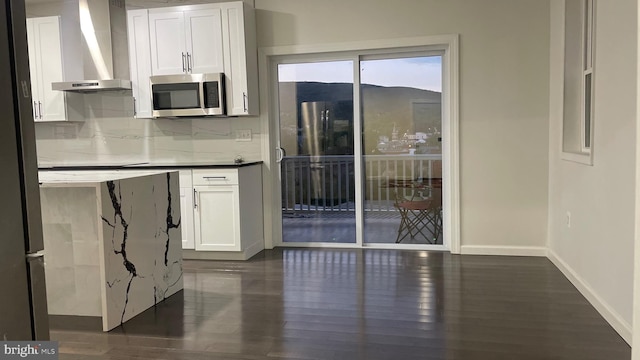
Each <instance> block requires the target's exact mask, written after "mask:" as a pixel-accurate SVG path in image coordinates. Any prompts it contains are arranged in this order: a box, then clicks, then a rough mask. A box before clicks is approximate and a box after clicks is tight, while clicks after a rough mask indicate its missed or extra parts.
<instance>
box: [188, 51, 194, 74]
mask: <svg viewBox="0 0 640 360" xmlns="http://www.w3.org/2000/svg"><path fill="white" fill-rule="evenodd" d="M192 61H193V60H191V54H189V53H188V52H187V71H189V72H191V70H193V69H192V67H191V62H192Z"/></svg>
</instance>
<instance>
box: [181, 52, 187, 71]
mask: <svg viewBox="0 0 640 360" xmlns="http://www.w3.org/2000/svg"><path fill="white" fill-rule="evenodd" d="M184 60H185V56H184V53H182V72H187V67H186V66H185V65H184Z"/></svg>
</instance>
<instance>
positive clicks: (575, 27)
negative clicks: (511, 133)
mask: <svg viewBox="0 0 640 360" xmlns="http://www.w3.org/2000/svg"><path fill="white" fill-rule="evenodd" d="M594 5H595V0H566V1H565V22H564V25H565V29H564V30H565V49H564V50H565V51H564V114H563V134H562V151H563V154H564V156H563V157H564V158H565V159H567V160H575V161H578V162H583V163H587V164H591V163H592V156H591V155H592V148H593V135H594V132H593V123H594V117H593V111H594V101H593V100H594V45H595V44H594V43H595V41H594V40H595V33H594V24H595V21H594V20H595V6H594Z"/></svg>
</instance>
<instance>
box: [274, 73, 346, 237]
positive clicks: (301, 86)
mask: <svg viewBox="0 0 640 360" xmlns="http://www.w3.org/2000/svg"><path fill="white" fill-rule="evenodd" d="M278 99H279V100H278V102H279V104H278V105H279V112H280V148H281V151H282V153H281V154H282V161H281V162H280V174H281V177H280V179H281V189H282V241H283V242H285V243H292V242H295V243H351V244H353V243H355V242H356V220H355V219H356V218H355V213H356V206H355V176H354V165H355V164H354V157H353V154H354V146H353V144H354V142H353V134H354V132H353V62H352V61H327V62H310V63H290V64H280V65H278Z"/></svg>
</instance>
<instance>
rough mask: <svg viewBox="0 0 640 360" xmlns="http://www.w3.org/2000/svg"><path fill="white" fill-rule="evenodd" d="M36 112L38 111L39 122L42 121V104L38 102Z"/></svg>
mask: <svg viewBox="0 0 640 360" xmlns="http://www.w3.org/2000/svg"><path fill="white" fill-rule="evenodd" d="M38 110H39V111H40V120H42V103H41V102H40V101H38Z"/></svg>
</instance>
